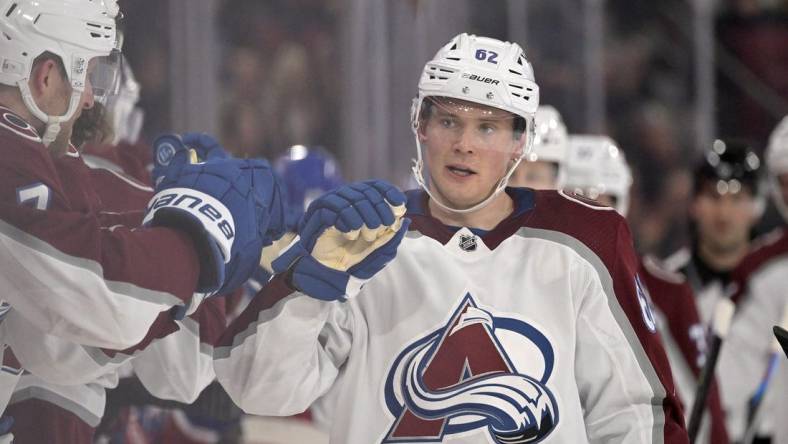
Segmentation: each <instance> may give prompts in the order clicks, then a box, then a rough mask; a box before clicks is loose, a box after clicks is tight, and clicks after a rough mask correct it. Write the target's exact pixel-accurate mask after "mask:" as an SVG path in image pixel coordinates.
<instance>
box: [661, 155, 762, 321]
mask: <svg viewBox="0 0 788 444" xmlns="http://www.w3.org/2000/svg"><path fill="white" fill-rule="evenodd" d="M759 169H760V159H759V158H758V155H757V154H755V152H754V151H753V150H752V149H751V148H750V147H748V146H747V145H745V144H743V143H741V142H735V141H722V140H716V141H715V142H714V144H713V146H712V147H711V149H709V150H708V151H706V152H705V153H704V157H703V159H701V160H700V162H699V163H698V164H697V166H696V168H695V172H694V195H693V197H692V201H691V203H690V208H689V216H690V220H691V227H692V233H691V235H692V245H691V247H690V248H684V249H682V250H679V251H678V252H676V253H674V254H673V255H672V256H671V257H669V258H668V259H666V260H665V265H666V266H667V267H668V268H669V269H671V270H673V271H680V272H681V273H682V274H684V275H685V276H686V277H687V279H688V281H689V283H690V285H691V286H692V290H693V292H694V293H695V297H696V299H697V305H698V311H699V312H700V316H701V320H703V323H704V325H708V323H709V320H710V319H711V315H712V312H713V310H714V306H715V305H716V303H717V302H718V301H719V300H720V298H722V297H723V295H724V288H725V286H727V285H728V283H729V282H730V273H731V270H733V268H734V267H736V265H737V264H738V263H739V262H740V261H741V259H742V258H743V257H744V255H745V254H747V251H748V249H749V247H750V235H751V230H752V228H753V226H754V225H755V224H756V223H757V222H758V219H759V218H760V216H761V213H762V210H763V202H762V199H761V197H760V196H759V193H758V171H759Z"/></svg>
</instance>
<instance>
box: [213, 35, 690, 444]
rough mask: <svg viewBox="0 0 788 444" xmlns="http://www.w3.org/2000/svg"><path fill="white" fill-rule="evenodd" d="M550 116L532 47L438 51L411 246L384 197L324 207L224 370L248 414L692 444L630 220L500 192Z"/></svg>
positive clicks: (369, 433) (352, 428)
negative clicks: (309, 413) (542, 107)
mask: <svg viewBox="0 0 788 444" xmlns="http://www.w3.org/2000/svg"><path fill="white" fill-rule="evenodd" d="M538 101H539V96H538V86H537V85H536V83H535V81H534V77H533V70H532V68H531V66H530V64H529V63H528V61H527V60H526V58H525V55H524V54H523V51H522V49H521V48H520V47H519V46H518V45H516V44H513V43H509V42H502V41H499V40H495V39H490V38H485V37H476V36H473V35H467V34H460V35H458V36H457V37H455V38H454V39H452V40H451V41H450V42H449V43H448V44H447V45H446V46H444V47H443V48H441V49H440V50H439V51H438V53H437V54H436V55H435V58H434V59H432V60H430V61H429V62H428V63H427V64H426V66H425V67H424V71H423V74H422V77H421V79H420V81H419V87H418V96H417V97H416V99H415V100H414V102H413V108H412V113H411V122H412V125H413V126H412V128H413V131H414V134H415V136H416V144H417V155H418V160H417V161H416V164H415V167H414V173H415V174H416V176H417V177H416V178H417V180H418V181H419V183H420V184H421V186H422V189H421V190H413V191H410V192H409V193H408V194H407V213H406V217H407V218H409V219H410V220H412V223H411V224H410V226H409V230H408V232H407V236H405V237H404V239H402V241H401V245H399V247H398V248H397V242H398V237H397V236H398V235H400V231H399V230H402V229H405V227H408V225H406V224H403V225H402V228H399V225H398V223H397V222H395V221H396V218H397V215H398V214H401V213H400V211H401V210H400V209H399V208H398V205H401V204H404V200H405V199H404V198H403V197H402V196H400V195H399V193H398V192H396V191H395V190H393V189H391V188H387V187H385V186H383V185H382V184H380V183H379V182H373V183H371V184H368V185H367V186H366V187H364V186H359V185H354V186H350V187H340V188H339V189H337V190H335V191H334V192H330V193H328V194H326V195H324V196H322V197H321V198H318V199H317V200H315V201H314V202H312V204H311V205H310V208H309V209H308V210H307V212H306V214H305V215H304V217H303V218H302V221H301V224H300V227H299V240H298V241H297V242H294V243H293V245H292V246H291V247H290V248H288V249H287V250H285V251H284V252H283V253H282V255H280V256H279V258H278V259H277V260H276V261H274V264H273V265H274V270H275V271H276V272H277V273H278V274H277V275H276V276H275V277H274V278H273V280H272V281H270V282H269V283H268V284H267V285H266V287H265V288H264V289H263V290H262V291H261V293H259V294H258V296H257V297H256V298H255V299H254V300H253V301H252V303H251V304H250V305H249V307H248V308H247V309H246V311H245V312H244V313H243V314H242V315H241V316H240V317H239V318H238V319H237V320H236V321H235V322H234V323H233V324H232V325H231V326H230V327H229V329H228V331H227V332H226V334H225V335H224V337H223V339H222V341H221V346H220V347H218V348H217V349H216V351H215V355H214V357H215V363H214V367H215V370H216V374H217V377H218V379H219V381H220V382H221V383H222V384H223V385H224V386H225V387H226V388H227V391H228V393H229V394H230V395H231V396H232V397H233V399H234V400H235V401H236V403H237V404H238V405H239V406H240V407H241V408H243V409H244V410H246V411H248V412H250V413H256V414H263V415H290V414H293V413H298V412H301V411H304V410H305V409H306V408H308V407H309V406H310V405H311V404H312V403H313V402H314V401H315V400H316V399H317V398H319V397H321V396H324V397H325V399H330V400H333V405H330V406H327V408H328V409H330V411H332V412H333V413H334V418H333V420H332V427H331V440H332V442H336V443H344V444H356V443H365V444H368V443H371V442H422V441H427V440H429V441H433V442H455V443H459V442H467V443H477V442H482V441H484V442H487V441H489V442H525V441H526V440H528V441H534V442H536V441H540V442H578V443H579V442H594V443H596V442H627V443H634V442H643V443H646V442H668V443H683V442H687V435H686V431H685V429H684V426H683V417H682V412H681V407H680V403H679V401H678V399H677V398H676V396H675V391H674V389H673V382H672V377H671V375H670V368H669V366H668V362H667V357H666V356H665V352H664V350H663V349H662V346H661V345H660V339H659V334H658V333H657V331H656V326H655V325H654V322H653V315H652V314H651V312H650V311H649V307H648V306H647V305H643V304H641V303H640V302H639V297H638V291H637V279H636V275H637V265H638V264H637V258H636V256H635V254H634V252H633V251H632V241H631V238H630V235H629V230H628V228H627V226H626V223H625V221H624V220H623V218H621V216H619V215H617V214H616V213H615V212H614V211H608V210H606V209H603V208H601V207H599V206H597V205H595V204H592V203H589V202H585V201H582V200H578V199H575V198H573V197H570V196H566V195H564V194H563V193H559V192H555V191H533V190H530V189H527V188H507V187H506V185H507V181H508V179H509V177H510V175H511V174H512V172H513V171H514V169H515V168H516V167H517V165H518V164H519V162H520V160H521V159H522V158H523V156H525V155H527V154H528V153H529V151H530V145H531V144H532V143H533V137H534V136H533V115H534V113H535V112H536V108H537V106H538ZM376 192H377V193H376ZM380 194H382V195H383V196H385V201H386V202H387V203H388V205H383V200H384V198H383V197H382V196H380ZM363 195H366V196H367V197H366V198H364V197H363ZM371 204H377V205H375V206H372V205H371ZM390 207H393V209H391V210H388V211H387V208H390ZM338 213H339V214H340V215H341V216H337V214H338ZM362 219H363V220H364V221H365V223H364V224H362V223H361V221H360V220H362ZM381 225H382V226H384V227H386V228H385V229H383V230H381V229H380V228H379V227H380V226H381ZM398 228H399V230H398ZM357 229H360V231H357ZM381 231H382V232H383V233H386V234H385V236H384V239H380V238H378V237H376V236H375V235H376V234H378V233H381ZM345 232H347V233H348V235H346V236H342V235H341V234H338V233H345ZM356 233H358V234H356ZM395 233H396V234H395ZM356 236H358V237H356ZM387 239H391V240H388V241H387V242H386V243H382V242H381V241H383V240H387ZM348 240H350V241H349V242H348ZM381 244H382V245H381ZM329 247H330V248H329ZM329 252H330V253H331V254H330V255H329V254H328V253H329ZM386 264H387V265H386ZM384 265H385V266H384ZM362 283H363V284H364V285H363V286H361V284H362ZM359 288H360V289H359ZM359 418H364V419H363V421H360V420H359Z"/></svg>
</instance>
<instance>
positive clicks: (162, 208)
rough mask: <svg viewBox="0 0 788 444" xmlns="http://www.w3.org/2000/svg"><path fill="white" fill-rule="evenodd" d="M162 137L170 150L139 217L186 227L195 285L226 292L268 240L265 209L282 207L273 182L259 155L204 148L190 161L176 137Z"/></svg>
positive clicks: (155, 223) (268, 212)
mask: <svg viewBox="0 0 788 444" xmlns="http://www.w3.org/2000/svg"><path fill="white" fill-rule="evenodd" d="M162 140H163V142H164V143H167V144H171V145H172V146H173V150H174V152H175V154H174V155H173V157H172V159H170V160H169V161H168V162H167V163H166V165H162V166H163V168H162V169H160V170H159V171H160V173H161V176H160V179H159V183H158V185H157V186H156V191H157V193H156V195H155V196H154V197H153V198H152V199H151V202H150V204H149V205H148V211H147V214H146V216H145V219H144V223H145V224H146V225H153V226H167V227H171V228H176V229H180V230H183V231H186V232H188V233H189V234H190V235H191V237H192V238H193V239H194V241H195V245H196V246H197V250H198V257H199V258H200V260H201V271H200V281H199V283H198V288H197V291H198V292H201V293H208V294H228V293H230V292H232V291H233V290H235V289H236V288H238V287H239V286H240V285H241V284H243V282H244V281H246V279H247V278H248V277H249V276H250V275H251V273H252V272H253V271H254V269H255V268H256V267H257V264H258V263H259V260H260V252H261V250H262V247H263V245H264V244H265V243H266V242H270V237H271V234H269V232H268V229H269V224H270V222H271V213H272V211H273V213H277V214H278V213H283V210H282V209H281V208H280V206H281V200H282V199H281V197H280V194H281V191H280V190H279V189H278V187H279V184H278V182H277V181H276V179H275V178H274V176H273V174H272V171H271V167H270V165H269V164H268V162H266V161H264V160H261V159H252V160H241V159H232V158H227V157H226V155H225V154H224V153H223V151H219V150H208V151H207V152H206V158H205V161H204V162H201V163H192V162H193V161H194V159H193V158H191V157H192V156H193V155H192V153H191V152H190V150H189V149H187V148H186V147H185V145H184V143H183V141H182V140H181V139H179V138H177V137H172V136H167V138H160V139H158V140H157V142H161V141H162ZM276 217H279V218H283V216H276ZM282 224H283V223H282Z"/></svg>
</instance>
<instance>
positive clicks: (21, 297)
mask: <svg viewBox="0 0 788 444" xmlns="http://www.w3.org/2000/svg"><path fill="white" fill-rule="evenodd" d="M23 148H27V149H29V150H30V152H29V153H25V155H24V156H20V155H19V153H17V151H18V149H17V150H9V149H8V147H3V148H0V155H3V157H4V162H3V164H1V165H0V288H3V289H4V296H3V297H4V299H5V300H6V301H8V302H9V303H10V304H11V305H12V306H13V307H14V309H15V310H17V311H18V312H20V313H21V314H22V315H23V316H25V317H26V318H27V319H28V320H29V321H30V322H32V323H33V324H34V325H35V326H36V327H37V328H39V329H40V330H41V331H43V332H45V333H48V334H52V335H55V336H58V337H60V338H63V339H65V340H68V341H72V342H75V343H80V344H87V345H92V346H99V347H108V348H113V349H123V348H126V347H129V346H132V345H134V344H136V343H138V342H140V341H141V340H142V339H143V337H144V336H145V334H146V332H147V331H148V327H149V326H150V325H151V324H152V323H153V321H154V320H155V319H156V317H157V316H158V314H159V313H160V312H161V311H163V310H166V309H168V308H169V307H172V306H174V305H182V304H186V303H188V302H190V301H191V298H192V296H193V293H194V290H195V287H196V283H197V277H198V274H199V263H198V260H197V257H196V252H195V249H194V246H193V244H192V242H191V240H190V239H189V238H188V236H187V235H186V234H183V233H181V232H178V231H176V230H171V229H166V228H153V229H134V228H129V227H126V226H121V225H115V226H106V225H105V224H104V223H102V220H101V217H100V216H99V215H97V214H96V213H95V212H90V211H77V210H75V209H74V208H72V207H71V205H70V202H69V200H68V198H67V197H66V196H67V194H66V193H65V192H64V189H63V186H62V184H61V183H60V181H59V179H58V174H57V171H56V169H55V168H54V165H53V163H52V161H51V159H49V156H48V154H47V153H45V152H39V151H35V150H34V149H35V148H36V146H30V147H23ZM9 151H10V152H9Z"/></svg>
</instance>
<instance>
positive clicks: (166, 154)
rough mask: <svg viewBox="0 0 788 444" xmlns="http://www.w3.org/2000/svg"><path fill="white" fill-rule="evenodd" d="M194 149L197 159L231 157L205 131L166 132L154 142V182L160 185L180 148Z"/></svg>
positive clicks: (152, 173)
mask: <svg viewBox="0 0 788 444" xmlns="http://www.w3.org/2000/svg"><path fill="white" fill-rule="evenodd" d="M189 149H192V150H194V154H195V155H196V157H197V160H204V159H207V158H209V157H210V158H212V159H218V158H228V157H231V156H230V155H229V154H228V153H227V151H226V150H225V149H224V147H222V145H221V144H220V143H219V141H217V140H216V139H214V138H213V136H210V135H208V134H205V133H183V134H164V135H162V136H159V137H158V138H157V139H156V140H155V141H154V142H153V171H152V172H151V176H152V178H153V183H154V184H156V185H158V184H159V182H160V181H161V180H162V178H163V176H164V173H165V172H166V171H167V167H168V166H169V164H170V162H171V161H172V159H173V158H174V157H175V154H176V153H177V152H178V151H179V150H189Z"/></svg>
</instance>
